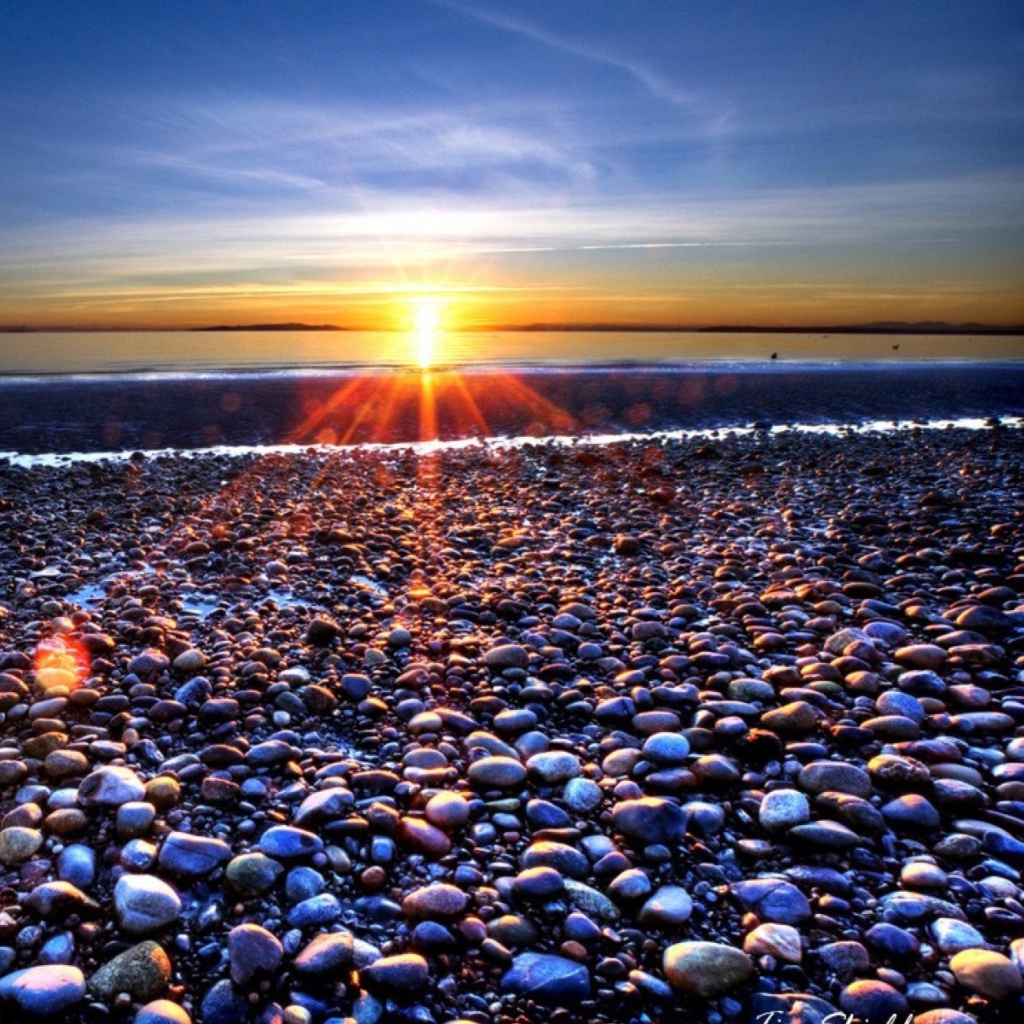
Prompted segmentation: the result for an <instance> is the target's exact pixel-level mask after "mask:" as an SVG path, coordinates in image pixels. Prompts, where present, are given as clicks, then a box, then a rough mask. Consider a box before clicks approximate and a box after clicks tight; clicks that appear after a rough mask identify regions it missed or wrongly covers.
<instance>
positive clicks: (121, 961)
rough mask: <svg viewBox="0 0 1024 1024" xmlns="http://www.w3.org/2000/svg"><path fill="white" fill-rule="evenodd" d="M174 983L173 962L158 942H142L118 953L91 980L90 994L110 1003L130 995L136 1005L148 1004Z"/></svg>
mask: <svg viewBox="0 0 1024 1024" xmlns="http://www.w3.org/2000/svg"><path fill="white" fill-rule="evenodd" d="M170 980H171V961H170V958H169V957H168V956H167V953H166V952H165V950H164V948H163V947H162V946H161V945H159V944H158V943H156V942H153V941H151V940H150V941H147V942H140V943H138V945H135V946H132V947H131V948H130V949H126V950H125V951H124V952H123V953H119V954H118V955H117V956H115V957H114V959H113V960H109V961H108V962H107V963H105V964H104V965H103V966H102V967H100V968H99V969H98V970H97V971H96V973H95V974H93V976H92V977H91V978H90V979H89V990H90V991H91V992H93V993H95V994H96V995H97V996H99V997H100V998H101V999H103V1000H106V1001H108V1002H109V1001H110V1000H112V999H113V998H114V997H115V996H116V995H117V994H118V993H120V992H127V993H128V995H130V996H131V997H132V999H133V1000H135V1001H136V1002H141V1003H144V1002H148V1001H149V1000H151V999H154V998H155V997H156V996H158V995H160V993H161V992H163V991H164V990H165V989H166V988H167V986H168V984H169V983H170Z"/></svg>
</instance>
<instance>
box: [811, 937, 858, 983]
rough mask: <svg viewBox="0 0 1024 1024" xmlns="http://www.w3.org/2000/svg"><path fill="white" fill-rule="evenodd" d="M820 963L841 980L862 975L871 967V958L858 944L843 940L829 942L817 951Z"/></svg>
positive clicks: (850, 940)
mask: <svg viewBox="0 0 1024 1024" xmlns="http://www.w3.org/2000/svg"><path fill="white" fill-rule="evenodd" d="M818 955H819V956H820V957H821V960H822V963H824V965H825V966H826V967H827V968H828V969H829V970H830V971H834V972H835V973H836V974H838V975H839V977H841V978H849V977H852V976H853V975H855V974H863V973H864V972H865V971H866V970H867V969H868V967H869V966H870V965H871V956H870V954H869V953H868V951H867V949H866V948H865V947H864V945H863V944H862V943H860V942H855V941H853V940H852V939H843V940H841V941H839V942H829V943H826V944H825V945H824V946H821V947H820V948H819V949H818Z"/></svg>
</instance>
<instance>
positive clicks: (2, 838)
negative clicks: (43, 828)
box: [0, 825, 43, 864]
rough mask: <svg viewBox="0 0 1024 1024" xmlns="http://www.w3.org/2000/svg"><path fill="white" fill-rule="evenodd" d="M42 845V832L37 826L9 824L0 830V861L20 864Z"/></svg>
mask: <svg viewBox="0 0 1024 1024" xmlns="http://www.w3.org/2000/svg"><path fill="white" fill-rule="evenodd" d="M42 845H43V833H42V832H40V831H39V829H37V828H25V827H24V826H21V825H11V826H9V827H8V828H5V829H3V830H2V831H0V863H3V864H21V863H23V862H24V861H26V860H28V859H29V858H30V857H34V856H35V855H36V854H37V853H38V852H39V850H40V849H41V848H42Z"/></svg>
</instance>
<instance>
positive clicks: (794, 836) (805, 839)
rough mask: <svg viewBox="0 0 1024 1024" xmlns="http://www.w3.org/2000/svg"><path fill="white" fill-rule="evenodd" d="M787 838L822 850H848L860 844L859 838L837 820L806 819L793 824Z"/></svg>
mask: <svg viewBox="0 0 1024 1024" xmlns="http://www.w3.org/2000/svg"><path fill="white" fill-rule="evenodd" d="M788 839H789V840H790V842H793V843H809V844H810V845H811V846H819V847H821V848H822V849H824V850H848V849H850V848H851V847H854V846H858V845H860V842H861V838H860V836H858V835H857V833H856V832H851V831H850V829H848V828H847V827H846V826H845V825H841V824H840V823H839V822H838V821H827V820H826V819H824V818H823V819H821V820H819V821H808V822H805V823H804V824H803V825H795V826H794V827H793V828H791V829H790V830H789V834H788Z"/></svg>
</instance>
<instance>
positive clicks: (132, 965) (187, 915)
mask: <svg viewBox="0 0 1024 1024" xmlns="http://www.w3.org/2000/svg"><path fill="white" fill-rule="evenodd" d="M1022 507H1024V432H1022V431H1020V430H1017V429H1005V428H1002V429H990V430H982V431H964V430H942V431H931V430H924V431H914V432H905V433H900V434H890V435H877V434H874V435H872V434H860V435H858V434H854V435H849V436H845V437H833V436H813V435H793V434H783V435H776V436H767V435H760V436H754V437H746V438H742V437H733V438H720V439H715V440H707V439H705V440H693V441H672V442H669V441H663V440H661V441H659V440H656V439H653V438H652V439H649V440H648V441H638V442H631V443H623V444H612V445H603V446H598V445H578V446H575V447H573V446H566V445H554V444H543V443H542V444H537V445H526V446H522V447H519V448H516V449H510V450H506V451H495V450H486V449H484V448H481V447H474V448H469V449H466V450H448V451H441V452H435V453H433V454H426V455H417V454H414V453H412V452H411V451H394V450H392V451H387V452H379V451H378V452H372V451H365V450H351V451H342V452H334V453H311V454H307V455H294V456H288V457H286V456H280V455H275V456H264V457H256V456H249V457H236V458H229V457H225V456H209V455H208V456H195V457H189V458H181V457H171V456H166V457H164V456H161V457H148V458H147V457H143V456H137V457H133V458H131V459H123V460H119V461H111V462H102V463H97V464H85V463H72V464H69V465H66V466H62V467H57V468H53V467H45V466H36V467H33V468H19V467H16V466H12V465H9V464H8V465H6V466H2V467H0V524H2V529H0V594H2V604H3V612H2V614H0V709H2V719H0V815H2V817H0V903H2V906H0V1009H2V1011H3V1012H4V1014H5V1015H6V1014H8V1013H20V1014H24V1013H25V1012H26V1011H27V1010H31V1009H32V1008H33V1007H35V1008H41V1009H43V1010H45V1012H46V1015H47V1017H48V1018H49V1019H50V1020H52V1021H57V1020H63V1019H67V1020H75V1021H78V1020H86V1021H96V1022H99V1021H121V1020H124V1021H132V1020H135V1019H136V1017H135V1015H136V1012H137V1011H139V1009H140V1007H142V1006H143V1005H147V1006H148V1007H149V1009H148V1010H147V1011H146V1012H147V1013H148V1014H149V1016H148V1017H146V1016H142V1017H140V1018H138V1019H145V1020H149V1021H153V1022H160V1024H171V1022H173V1021H184V1020H192V1021H196V1022H207V1024H233V1022H237V1024H241V1022H243V1021H284V1020H287V1021H293V1022H302V1021H307V1020H308V1021H312V1022H314V1024H320V1022H323V1021H325V1020H335V1021H336V1020H350V1019H356V1020H358V1021H366V1022H372V1021H378V1020H379V1021H382V1022H392V1021H395V1022H417V1024H429V1022H435V1024H443V1022H447V1021H452V1020H459V1021H474V1022H477V1024H484V1022H491V1021H496V1022H502V1024H513V1022H515V1024H519V1022H524V1021H550V1022H552V1024H574V1022H583V1021H594V1022H609V1024H611V1022H615V1024H622V1022H627V1021H630V1022H632V1021H636V1022H664V1024H670V1022H683V1024H685V1022H698V1021H700V1022H704V1021H716V1020H717V1021H737V1022H744V1024H746V1022H752V1021H755V1020H758V1021H763V1020H765V1019H767V1018H766V1017H765V1016H762V1015H764V1014H769V1013H771V1012H772V1011H779V1014H780V1015H779V1017H778V1018H774V1019H779V1020H800V1021H820V1020H821V1019H822V1017H823V1016H825V1015H827V1014H828V1013H832V1012H838V1011H841V1012H842V1013H843V1014H847V1013H850V1014H858V1015H860V1016H862V1017H864V1018H865V1019H867V1020H869V1021H875V1020H879V1021H884V1020H887V1019H888V1018H889V1016H890V1015H891V1014H896V1016H897V1019H899V1020H901V1021H902V1020H904V1019H913V1020H914V1021H915V1022H917V1024H939V1022H941V1024H965V1022H977V1024H986V1022H996V1021H1007V1022H1008V1021H1011V1020H1018V1019H1019V1016H1020V1012H1021V992H1022V989H1024V982H1022V980H1021V967H1022V964H1024V940H1021V939H1020V936H1021V935H1022V934H1024V893H1022V891H1021V885H1020V871H1021V869H1022V868H1024V683H1022V678H1021V673H1022V667H1024V597H1022V595H1024V520H1022V518H1021V509H1022ZM19 972H25V973H19ZM161 1000H169V1001H170V1003H168V1002H166V1001H165V1002H160V1001H161ZM154 1001H157V1002H155V1003H154ZM799 1007H803V1009H798V1008H799ZM787 1015H788V1016H787ZM19 1019H20V1018H19ZM834 1019H838V1018H834Z"/></svg>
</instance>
